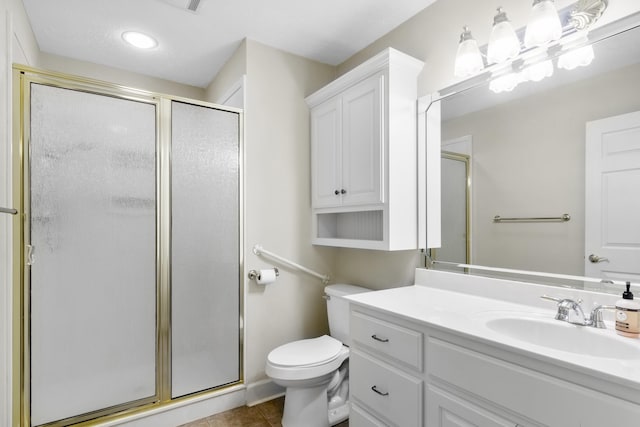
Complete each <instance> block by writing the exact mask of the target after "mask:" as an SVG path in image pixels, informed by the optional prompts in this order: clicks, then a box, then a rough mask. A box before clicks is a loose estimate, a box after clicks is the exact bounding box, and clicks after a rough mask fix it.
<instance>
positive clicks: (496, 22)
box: [487, 7, 520, 64]
mask: <svg viewBox="0 0 640 427" xmlns="http://www.w3.org/2000/svg"><path fill="white" fill-rule="evenodd" d="M519 53H520V40H518V36H517V35H516V32H515V31H514V30H513V26H512V25H511V23H510V22H509V19H508V18H507V14H506V13H505V12H504V11H503V10H502V8H501V7H499V8H498V13H497V14H496V16H495V17H494V18H493V29H492V30H491V37H490V38H489V47H488V48H487V62H488V63H489V64H492V63H496V64H499V63H501V62H505V61H508V60H510V59H513V58H515V57H517V56H518V54H519Z"/></svg>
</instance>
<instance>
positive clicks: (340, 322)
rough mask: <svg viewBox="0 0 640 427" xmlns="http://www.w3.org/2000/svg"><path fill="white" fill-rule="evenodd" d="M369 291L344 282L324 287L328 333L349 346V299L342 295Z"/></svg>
mask: <svg viewBox="0 0 640 427" xmlns="http://www.w3.org/2000/svg"><path fill="white" fill-rule="evenodd" d="M369 291H371V289H367V288H363V287H361V286H354V285H345V284H335V285H329V286H327V287H325V288H324V293H325V295H326V300H327V317H328V319H329V333H330V335H331V336H332V337H334V338H335V339H337V340H340V341H341V342H342V343H343V344H345V345H348V346H350V345H351V339H350V338H349V301H348V300H347V299H345V298H344V297H345V296H347V295H353V294H359V293H362V292H369Z"/></svg>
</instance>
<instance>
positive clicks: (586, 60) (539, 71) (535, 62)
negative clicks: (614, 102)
mask: <svg viewBox="0 0 640 427" xmlns="http://www.w3.org/2000/svg"><path fill="white" fill-rule="evenodd" d="M608 4H609V0H578V1H577V2H576V3H575V4H574V5H572V6H570V7H567V8H565V9H563V10H561V11H560V13H558V11H557V10H556V8H555V5H554V1H553V0H533V7H532V11H531V19H530V21H529V23H528V24H527V26H526V28H523V29H521V30H520V31H521V32H516V31H514V29H513V27H512V26H511V23H510V22H509V19H508V18H507V15H506V13H505V11H504V10H503V9H502V8H501V7H499V8H498V13H497V14H496V15H495V17H494V19H493V28H492V31H491V36H490V39H489V44H488V45H487V46H483V47H481V48H478V44H477V42H476V40H475V39H474V38H473V37H472V36H471V32H470V31H469V28H468V27H466V26H464V27H463V32H462V34H461V36H460V44H459V45H458V53H457V55H456V61H455V70H454V74H455V76H456V77H462V78H466V77H470V76H473V75H476V74H479V73H480V72H481V71H483V69H484V61H483V53H482V52H486V60H487V69H486V71H489V72H490V73H491V79H492V84H490V88H491V90H492V91H494V92H505V91H510V90H513V89H514V88H515V87H516V86H517V85H518V84H519V83H521V82H525V81H540V80H542V79H544V78H545V77H549V76H551V75H552V74H553V62H552V59H553V58H554V57H555V56H556V55H558V53H559V56H558V63H557V66H558V68H562V69H565V70H572V69H574V68H576V67H579V66H585V65H589V64H590V63H591V61H593V58H594V54H593V48H592V47H591V46H590V45H589V44H588V38H587V32H588V30H589V28H590V27H591V26H592V25H593V24H594V23H595V22H596V21H597V20H598V19H600V17H601V16H602V14H603V13H604V11H605V9H606V8H607V6H608ZM569 9H572V10H569ZM563 21H564V22H566V23H565V24H564V26H563V25H562V22H563ZM522 33H524V38H523V43H522V44H521V43H520V39H519V38H518V35H517V34H522ZM493 80H497V81H496V82H495V83H494V82H493Z"/></svg>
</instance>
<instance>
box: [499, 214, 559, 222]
mask: <svg viewBox="0 0 640 427" xmlns="http://www.w3.org/2000/svg"><path fill="white" fill-rule="evenodd" d="M570 219H571V215H569V214H564V215H562V216H550V217H537V218H502V217H501V216H500V215H496V216H494V217H493V222H567V221H569V220H570Z"/></svg>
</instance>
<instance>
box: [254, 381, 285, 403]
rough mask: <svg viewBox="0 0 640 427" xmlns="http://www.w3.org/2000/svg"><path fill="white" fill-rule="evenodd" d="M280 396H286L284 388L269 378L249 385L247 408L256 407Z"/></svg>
mask: <svg viewBox="0 0 640 427" xmlns="http://www.w3.org/2000/svg"><path fill="white" fill-rule="evenodd" d="M280 396H284V387H282V386H279V385H278V384H276V383H274V382H273V381H271V380H270V379H268V378H267V379H264V380H260V381H257V382H255V383H251V384H249V385H247V406H254V405H257V404H259V403H262V402H266V401H267V400H271V399H275V398H276V397H280Z"/></svg>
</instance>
